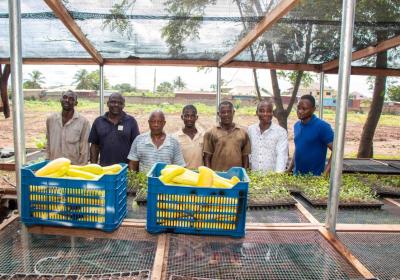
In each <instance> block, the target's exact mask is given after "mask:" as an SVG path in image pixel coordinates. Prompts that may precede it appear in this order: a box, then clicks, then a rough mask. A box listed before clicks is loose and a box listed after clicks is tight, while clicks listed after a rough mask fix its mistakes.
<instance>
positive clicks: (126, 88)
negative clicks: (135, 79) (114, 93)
mask: <svg viewBox="0 0 400 280" xmlns="http://www.w3.org/2000/svg"><path fill="white" fill-rule="evenodd" d="M112 89H115V90H118V91H119V92H120V93H121V94H122V93H124V92H134V91H136V88H135V87H134V86H132V85H131V84H129V83H122V84H116V85H114V86H112Z"/></svg>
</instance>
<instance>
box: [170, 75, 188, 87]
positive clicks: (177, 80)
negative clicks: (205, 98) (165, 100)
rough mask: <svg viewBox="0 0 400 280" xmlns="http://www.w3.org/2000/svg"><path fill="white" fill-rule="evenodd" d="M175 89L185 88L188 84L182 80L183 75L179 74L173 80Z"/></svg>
mask: <svg viewBox="0 0 400 280" xmlns="http://www.w3.org/2000/svg"><path fill="white" fill-rule="evenodd" d="M173 86H174V89H184V88H185V86H186V83H185V82H184V81H183V80H182V77H181V76H178V77H176V78H175V80H174V82H173Z"/></svg>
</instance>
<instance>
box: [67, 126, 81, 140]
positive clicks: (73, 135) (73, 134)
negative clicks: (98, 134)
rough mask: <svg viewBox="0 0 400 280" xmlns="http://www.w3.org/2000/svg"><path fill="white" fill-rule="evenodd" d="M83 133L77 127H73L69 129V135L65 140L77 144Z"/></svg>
mask: <svg viewBox="0 0 400 280" xmlns="http://www.w3.org/2000/svg"><path fill="white" fill-rule="evenodd" d="M80 136H81V133H80V131H79V130H77V129H72V130H70V131H68V133H67V136H66V137H65V141H67V143H70V144H75V143H77V142H78V141H79V139H80Z"/></svg>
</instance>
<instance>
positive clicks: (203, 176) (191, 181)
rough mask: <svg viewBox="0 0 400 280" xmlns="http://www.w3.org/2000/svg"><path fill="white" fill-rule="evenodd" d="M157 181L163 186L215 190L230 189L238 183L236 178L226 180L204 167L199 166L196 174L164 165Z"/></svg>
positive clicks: (238, 180)
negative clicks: (210, 188) (212, 188)
mask: <svg viewBox="0 0 400 280" xmlns="http://www.w3.org/2000/svg"><path fill="white" fill-rule="evenodd" d="M159 179H160V180H161V181H162V182H163V183H164V184H165V185H172V186H193V187H216V188H232V187H233V186H234V185H236V184H237V183H238V182H240V179H239V178H238V177H236V176H233V177H232V178H231V179H227V178H224V177H221V176H219V175H218V174H217V173H215V172H214V171H213V170H212V169H210V168H208V167H205V166H200V167H199V173H196V172H194V171H191V170H189V169H186V168H183V167H181V166H178V165H166V166H165V167H164V168H163V169H162V170H161V176H160V177H159Z"/></svg>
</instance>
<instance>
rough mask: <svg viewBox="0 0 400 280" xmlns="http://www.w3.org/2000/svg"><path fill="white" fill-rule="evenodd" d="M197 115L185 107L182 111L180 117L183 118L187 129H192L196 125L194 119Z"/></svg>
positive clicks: (195, 119)
mask: <svg viewBox="0 0 400 280" xmlns="http://www.w3.org/2000/svg"><path fill="white" fill-rule="evenodd" d="M198 118H199V116H198V115H197V114H196V112H195V111H194V110H190V109H187V110H185V111H183V113H182V115H181V119H182V120H183V124H184V125H185V128H187V129H194V128H195V127H196V121H197V119H198Z"/></svg>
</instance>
